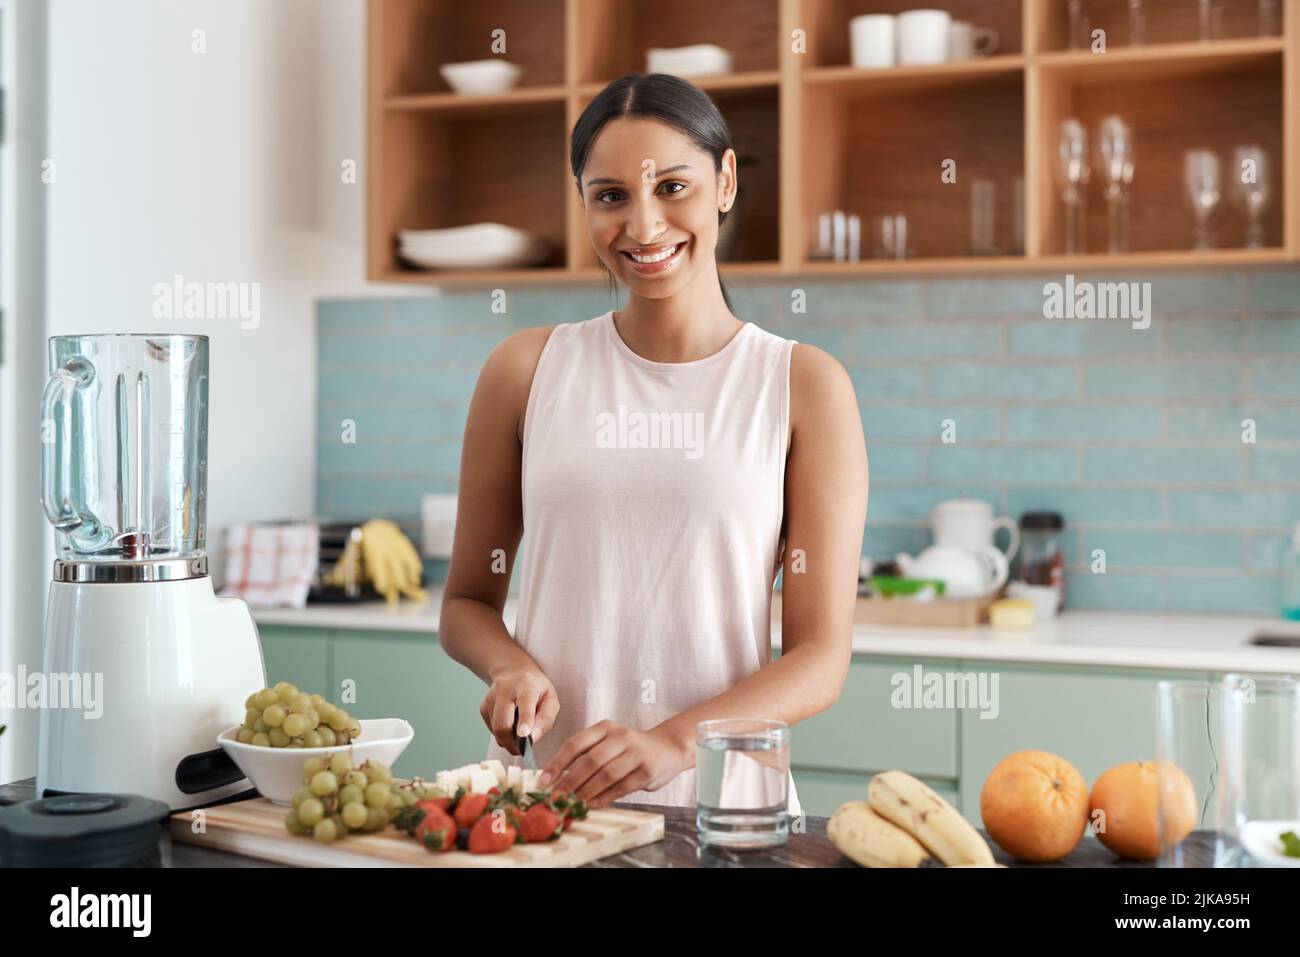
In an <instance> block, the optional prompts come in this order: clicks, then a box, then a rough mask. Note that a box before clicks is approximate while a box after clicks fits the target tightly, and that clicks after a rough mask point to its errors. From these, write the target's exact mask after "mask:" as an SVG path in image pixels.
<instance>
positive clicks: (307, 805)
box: [298, 797, 325, 827]
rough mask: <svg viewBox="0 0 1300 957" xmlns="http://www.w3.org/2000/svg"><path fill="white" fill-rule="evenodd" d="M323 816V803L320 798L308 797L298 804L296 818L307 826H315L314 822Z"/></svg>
mask: <svg viewBox="0 0 1300 957" xmlns="http://www.w3.org/2000/svg"><path fill="white" fill-rule="evenodd" d="M323 817H325V805H324V804H322V803H321V801H320V798H314V797H309V798H307V800H305V801H303V802H302V803H301V804H299V805H298V820H300V821H302V823H303V824H305V825H307V826H308V827H315V826H316V822H317V821H319V820H321V819H322V818H323Z"/></svg>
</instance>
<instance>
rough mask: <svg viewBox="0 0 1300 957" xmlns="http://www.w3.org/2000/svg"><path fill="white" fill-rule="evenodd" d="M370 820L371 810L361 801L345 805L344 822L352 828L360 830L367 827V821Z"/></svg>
mask: <svg viewBox="0 0 1300 957" xmlns="http://www.w3.org/2000/svg"><path fill="white" fill-rule="evenodd" d="M368 820H370V812H369V811H368V810H366V806H365V805H364V804H361V803H359V802H353V803H351V804H345V805H343V823H344V824H346V825H347V826H348V828H349V829H350V830H353V831H359V830H361V828H363V827H365V824H366V822H367V821H368Z"/></svg>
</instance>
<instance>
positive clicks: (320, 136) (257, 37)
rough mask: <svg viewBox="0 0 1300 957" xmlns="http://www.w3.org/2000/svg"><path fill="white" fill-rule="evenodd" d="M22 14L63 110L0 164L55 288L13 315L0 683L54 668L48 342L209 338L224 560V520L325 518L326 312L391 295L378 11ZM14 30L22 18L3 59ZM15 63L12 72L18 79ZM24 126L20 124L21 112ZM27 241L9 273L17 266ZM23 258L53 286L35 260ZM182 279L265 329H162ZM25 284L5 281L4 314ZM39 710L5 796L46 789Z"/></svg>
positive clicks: (304, 2)
mask: <svg viewBox="0 0 1300 957" xmlns="http://www.w3.org/2000/svg"><path fill="white" fill-rule="evenodd" d="M15 4H16V5H17V6H18V7H19V8H20V10H22V11H23V16H25V17H26V18H27V19H29V20H34V19H36V18H35V16H34V14H33V11H34V10H41V9H43V8H47V9H48V46H47V47H46V48H45V49H44V50H41V49H36V50H27V51H26V52H27V54H28V55H27V57H26V59H27V60H28V62H29V64H30V63H39V62H40V61H41V60H47V61H48V73H47V74H46V76H47V80H48V99H47V101H46V102H45V103H44V104H41V103H40V102H39V97H38V98H37V99H36V101H34V102H31V103H28V104H27V107H28V108H27V110H26V128H27V130H28V136H27V140H26V145H27V153H23V152H22V150H20V149H15V148H14V144H7V146H6V148H5V149H4V150H2V151H0V157H4V162H5V164H6V165H5V166H4V167H2V168H0V175H3V176H9V175H10V174H11V173H12V174H13V177H14V181H13V189H16V190H17V191H18V192H19V194H20V196H21V197H22V199H23V200H24V201H25V205H26V206H28V207H33V208H36V209H39V210H42V211H43V213H44V216H43V220H44V223H43V225H44V237H42V233H41V230H40V225H41V224H40V223H39V222H37V223H36V224H35V225H29V226H27V227H21V226H20V228H23V229H25V231H24V232H22V233H21V234H20V235H19V236H18V237H17V238H16V244H17V245H18V246H20V247H24V248H28V251H30V248H29V247H30V246H31V245H33V244H35V245H37V246H38V247H39V245H40V244H41V243H42V242H43V243H44V249H43V251H44V253H45V263H44V270H45V283H44V289H43V290H40V289H38V290H37V292H38V294H37V295H35V296H33V295H30V294H29V295H27V297H26V299H25V301H24V302H23V303H22V305H23V307H24V308H23V309H22V311H21V314H19V315H17V316H14V314H13V313H12V312H10V313H9V317H10V319H11V320H12V319H14V318H16V319H17V320H18V321H20V322H23V323H24V326H23V329H22V332H23V333H24V336H19V337H18V339H17V340H15V339H14V338H13V336H14V330H13V329H12V327H11V328H10V329H7V330H6V339H7V340H8V343H13V342H15V341H19V342H24V343H26V349H27V353H28V354H27V355H26V357H25V358H24V359H23V361H22V363H21V364H20V366H19V368H17V369H15V368H14V367H13V366H14V364H13V363H12V362H9V363H7V368H4V369H0V401H5V408H4V409H3V410H0V453H3V454H4V455H5V457H6V458H5V461H4V463H0V465H3V466H5V467H0V485H2V484H4V483H5V481H6V480H8V479H11V478H12V477H13V476H14V475H15V474H16V475H19V476H21V477H22V482H21V483H20V484H19V485H13V484H12V483H10V485H9V487H7V488H0V541H2V542H3V547H0V566H7V568H4V567H0V576H4V584H3V586H0V670H8V671H13V670H14V669H15V668H16V666H17V665H18V664H20V663H21V664H26V665H27V667H28V668H37V667H39V662H40V619H41V617H42V615H43V610H44V602H45V590H46V588H47V585H48V581H49V560H50V558H51V557H52V547H51V546H52V535H51V533H50V530H49V528H48V526H47V525H46V524H45V522H44V519H43V516H41V514H40V511H39V507H38V506H37V503H36V501H35V499H34V493H35V489H36V485H35V478H34V477H35V475H36V474H37V471H38V469H39V464H38V463H39V444H38V443H39V422H38V418H39V417H38V414H37V412H36V411H35V409H36V406H37V402H38V400H39V390H40V387H41V384H42V383H43V381H44V375H45V374H44V348H43V344H42V343H41V342H40V341H39V340H41V339H43V338H44V336H45V335H47V334H49V335H57V334H63V333H73V332H140V331H155V330H159V329H161V328H163V327H164V326H165V327H166V331H174V332H193V333H203V334H206V335H208V336H210V337H211V358H210V361H211V386H210V402H211V410H210V434H209V444H208V462H209V470H208V502H209V505H208V527H209V551H210V552H215V553H218V554H217V556H216V557H217V558H219V550H220V549H219V545H220V529H221V528H222V527H223V526H225V525H227V524H229V523H231V522H236V521H243V520H249V519H269V518H284V517H294V516H306V515H310V514H311V512H312V508H313V504H314V503H313V499H314V488H313V485H314V481H313V473H314V465H315V463H314V458H315V430H316V424H315V412H314V408H315V388H316V337H315V321H314V317H315V311H314V305H313V303H314V301H315V300H316V299H317V298H320V297H327V296H334V295H355V294H370V295H373V294H376V293H377V292H382V291H384V290H383V289H382V288H380V287H371V286H367V285H366V284H365V283H364V281H363V269H364V260H363V222H364V188H365V187H364V183H365V175H364V173H365V171H364V159H365V156H364V154H365V138H364V134H365V115H364V104H365V4H364V0H112V2H111V3H108V2H104V0H50V2H49V3H48V5H47V4H46V3H45V0H0V9H2V10H4V11H5V12H6V13H12V8H13V6H14V5H15ZM12 26H13V17H10V18H9V19H7V21H6V22H5V23H4V34H5V42H6V51H7V52H12V48H13V47H14V45H15V42H16V41H15V40H14V39H13V37H14V36H15V34H14V33H13V32H12V30H11V27H12ZM194 30H203V31H205V35H204V40H205V43H206V52H203V53H196V52H193V50H192V44H193V42H194V41H193V31H194ZM26 39H27V40H29V41H30V39H31V36H30V35H29V36H28V37H27V38H26ZM42 54H44V56H42ZM14 62H15V59H14V58H13V57H10V58H9V59H8V60H7V61H6V62H5V63H3V64H2V65H3V67H4V71H5V81H6V84H7V85H11V81H12V79H13V77H12V73H13V69H14ZM41 69H44V66H42V67H41ZM11 89H13V87H12V85H11ZM24 92H25V91H24V89H23V88H22V87H21V86H20V87H19V88H18V93H19V94H20V96H21V95H23V94H24ZM41 92H44V91H38V90H37V84H35V83H29V84H28V85H27V87H26V93H29V94H30V93H37V94H39V93H41ZM9 102H10V104H13V103H14V100H13V99H12V98H11V99H10V101H9ZM42 106H44V114H45V116H44V119H45V121H46V122H45V124H44V126H45V128H44V130H42V129H40V126H41V124H40V123H39V122H37V121H39V120H40V119H41V118H42V117H41V116H40V112H41V107H42ZM13 119H14V121H15V122H16V123H19V124H21V123H23V122H24V111H23V109H21V108H18V107H15V108H14V115H13ZM35 133H43V134H44V137H45V141H44V142H43V143H42V142H40V141H39V140H38V139H35V138H34V135H35ZM45 156H48V157H49V158H50V159H52V160H53V161H54V164H55V166H54V171H55V180H54V182H53V183H50V184H42V182H41V171H40V160H41V158H42V157H45ZM344 159H353V160H355V161H356V162H357V164H358V176H357V181H356V183H354V184H344V183H343V182H341V178H340V175H339V173H340V164H341V163H342V161H343V160H344ZM12 191H13V190H12V189H11V192H12ZM20 205H21V203H20ZM37 218H38V219H39V218H41V217H37ZM11 219H12V217H11V215H10V214H6V216H5V217H4V221H5V223H6V226H8V225H9V224H10V222H11ZM8 238H10V239H11V238H12V237H8ZM13 246H14V244H13V243H11V245H10V246H9V247H8V248H7V249H6V250H3V251H4V252H5V253H6V257H5V258H4V259H3V260H0V262H3V263H4V266H5V268H6V269H10V272H12V269H11V267H12V265H13V263H12V262H11V260H12V259H13V258H14V255H13ZM39 251H40V250H39V249H38V250H37V252H39ZM20 258H21V259H22V260H23V268H24V269H26V270H28V271H29V272H31V271H34V274H35V275H37V276H39V274H40V269H41V264H40V263H39V256H38V255H28V256H25V257H20ZM178 273H179V274H181V275H183V276H184V277H185V278H186V280H187V281H199V282H221V283H227V282H244V283H254V282H255V283H259V284H260V292H261V324H260V326H259V327H258V328H256V329H241V328H240V324H239V322H238V320H236V319H209V320H184V319H175V320H166V321H163V320H157V319H154V318H153V314H152V306H153V292H152V287H153V286H154V284H155V283H158V282H169V281H170V280H171V278H172V277H173V276H174V275H176V274H178ZM12 284H13V276H12V275H11V274H8V275H7V274H5V273H4V272H3V271H0V288H3V289H4V290H5V299H4V307H5V308H6V310H7V311H8V310H11V309H12V308H13V307H14V302H15V300H14V297H13V289H12ZM41 291H43V292H44V293H45V300H46V302H45V304H44V305H45V307H46V308H45V310H44V317H43V318H42V309H41V305H42V304H41V303H40V295H39V292H41ZM33 344H35V347H36V350H35V357H34V358H33V354H32V352H31V347H32V345H33ZM33 392H34V395H33V394H32V393H33ZM15 396H16V397H17V399H18V400H20V401H6V400H12V399H14V398H15ZM10 423H15V424H16V427H10ZM19 568H21V571H22V574H25V575H26V576H27V578H26V579H23V581H22V582H20V581H19V575H18V574H17V569H19ZM19 606H21V607H19ZM30 714H31V713H30V712H23V713H16V714H10V715H0V723H3V722H4V721H6V720H8V721H10V723H11V727H10V730H9V732H7V733H6V735H5V737H4V738H2V739H0V780H12V779H14V778H17V777H23V776H27V775H30V774H32V773H34V755H35V743H36V742H35V733H36V732H35V727H36V722H35V720H34V719H33V720H32V721H27V720H26V718H27V716H28V715H30Z"/></svg>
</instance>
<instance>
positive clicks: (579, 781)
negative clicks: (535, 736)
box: [538, 721, 691, 807]
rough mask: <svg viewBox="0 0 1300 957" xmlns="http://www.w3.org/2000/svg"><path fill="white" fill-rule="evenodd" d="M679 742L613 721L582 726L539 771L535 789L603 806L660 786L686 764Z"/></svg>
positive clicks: (655, 732)
mask: <svg viewBox="0 0 1300 957" xmlns="http://www.w3.org/2000/svg"><path fill="white" fill-rule="evenodd" d="M690 766H691V765H690V759H689V757H688V756H687V755H685V754H683V753H682V750H681V746H680V745H679V744H677V743H676V742H674V741H671V740H669V739H668V737H667V735H666V734H664V733H663V732H660V731H658V730H657V729H651V730H650V731H637V730H635V729H633V728H629V727H627V726H625V725H621V724H615V723H614V722H613V721H601V722H599V723H598V724H593V725H592V726H591V727H589V728H584V729H583V730H581V731H579V732H578V733H577V734H575V735H573V736H572V737H571V738H569V739H568V740H567V741H565V742H564V744H562V745H561V746H560V750H559V751H558V752H556V755H555V757H554V758H552V759H551V762H550V763H549V764H547V765H546V767H545V768H543V769H542V771H543V775H544V776H545V775H547V774H549V775H550V777H549V778H546V783H542V782H541V781H539V782H538V786H539V787H548V786H550V787H559V788H563V789H564V790H566V791H569V792H571V793H574V794H576V795H577V796H578V797H580V798H582V799H583V800H584V801H586V802H587V804H588V806H590V807H606V806H607V805H609V804H612V803H613V802H614V801H617V800H618V799H619V798H621V797H623V796H624V795H626V794H631V793H632V792H633V791H641V790H648V791H653V790H656V789H657V788H661V787H663V786H664V785H665V784H667V783H668V782H669V781H671V780H672V779H673V778H675V777H676V776H677V775H678V774H680V773H681V772H682V771H684V770H686V769H687V768H688V767H690Z"/></svg>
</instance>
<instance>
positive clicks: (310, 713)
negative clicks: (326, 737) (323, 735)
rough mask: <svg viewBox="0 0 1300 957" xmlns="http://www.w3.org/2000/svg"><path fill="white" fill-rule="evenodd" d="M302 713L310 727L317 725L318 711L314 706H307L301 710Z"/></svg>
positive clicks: (318, 722)
mask: <svg viewBox="0 0 1300 957" xmlns="http://www.w3.org/2000/svg"><path fill="white" fill-rule="evenodd" d="M303 714H304V715H306V716H307V721H308V724H309V726H310V727H313V728H315V727H319V725H320V713H319V712H318V711H317V710H316V709H315V708H308V709H307V710H306V711H304V712H303Z"/></svg>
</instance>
